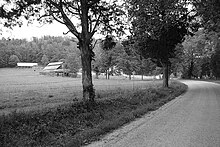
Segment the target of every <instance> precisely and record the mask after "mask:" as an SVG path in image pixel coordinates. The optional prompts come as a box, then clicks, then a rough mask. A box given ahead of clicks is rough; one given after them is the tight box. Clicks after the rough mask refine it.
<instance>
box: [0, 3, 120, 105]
mask: <svg viewBox="0 0 220 147" xmlns="http://www.w3.org/2000/svg"><path fill="white" fill-rule="evenodd" d="M5 2H6V3H8V4H10V2H13V4H12V5H13V6H14V7H15V8H16V9H11V10H10V11H8V12H6V11H5V10H4V5H3V6H2V7H1V17H4V18H8V20H9V24H10V21H12V19H11V16H14V17H13V18H17V17H19V16H24V17H25V18H27V19H28V20H31V19H32V18H33V17H32V16H34V17H38V20H39V21H40V22H43V23H51V22H52V21H53V20H55V21H57V22H59V23H61V24H63V25H65V26H66V27H67V28H68V29H69V31H68V32H67V33H69V32H71V33H72V34H73V35H74V36H75V37H76V38H77V39H78V42H79V50H80V51H81V63H82V85H83V100H84V101H85V102H89V103H94V97H95V90H94V88H93V83H92V74H91V62H92V59H93V57H94V53H93V51H92V47H91V42H92V37H93V35H94V34H95V33H96V31H97V28H98V26H99V28H100V30H102V31H106V30H107V31H109V32H111V33H112V32H113V30H119V31H122V29H121V27H119V28H118V29H117V26H119V25H118V24H121V23H122V21H120V19H119V16H120V15H122V14H123V11H122V9H121V8H120V7H121V6H119V5H117V1H116V0H113V1H111V3H108V2H106V1H104V0H75V1H71V0H45V1H41V0H33V1H29V0H22V1H13V0H5ZM42 13H44V14H43V15H42ZM72 18H74V20H73V19H72ZM76 19H77V21H78V22H79V25H77V24H74V22H77V21H76ZM113 20H116V21H115V22H116V25H114V24H113V23H112V21H113ZM100 24H104V25H100ZM77 26H79V27H77Z"/></svg>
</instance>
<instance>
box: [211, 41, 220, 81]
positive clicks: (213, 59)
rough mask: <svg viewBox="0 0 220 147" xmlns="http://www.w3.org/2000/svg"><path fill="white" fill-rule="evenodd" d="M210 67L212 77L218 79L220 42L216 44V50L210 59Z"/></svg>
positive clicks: (219, 73)
mask: <svg viewBox="0 0 220 147" xmlns="http://www.w3.org/2000/svg"><path fill="white" fill-rule="evenodd" d="M210 65H211V69H212V73H213V76H214V77H216V78H217V79H219V78H220V41H219V42H218V45H217V48H216V50H215V52H214V53H213V55H212V57H211V63H210Z"/></svg>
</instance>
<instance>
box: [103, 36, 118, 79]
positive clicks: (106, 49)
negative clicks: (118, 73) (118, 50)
mask: <svg viewBox="0 0 220 147" xmlns="http://www.w3.org/2000/svg"><path fill="white" fill-rule="evenodd" d="M100 45H101V49H102V50H103V52H102V57H101V61H102V63H101V66H102V69H104V70H105V72H106V79H109V76H110V72H109V69H110V68H113V66H114V61H113V60H114V59H113V54H114V52H113V48H114V47H115V46H116V41H115V40H114V38H113V36H110V35H107V36H106V37H105V39H104V40H102V42H101V44H100Z"/></svg>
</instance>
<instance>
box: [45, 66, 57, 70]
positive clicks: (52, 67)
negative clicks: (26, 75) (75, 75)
mask: <svg viewBox="0 0 220 147" xmlns="http://www.w3.org/2000/svg"><path fill="white" fill-rule="evenodd" d="M60 66H61V65H51V66H46V67H44V69H43V70H56V69H58V68H59V67H60Z"/></svg>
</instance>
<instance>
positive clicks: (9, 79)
mask: <svg viewBox="0 0 220 147" xmlns="http://www.w3.org/2000/svg"><path fill="white" fill-rule="evenodd" d="M41 70H42V69H25V68H23V69H19V68H2V69H1V68H0V114H2V113H8V112H11V111H14V110H22V111H23V110H24V111H29V110H36V109H43V108H51V107H54V106H57V105H60V104H65V103H73V102H75V101H77V100H81V99H82V83H81V78H70V77H61V76H59V77H56V76H55V77H52V76H45V75H40V74H39V72H40V71H41ZM110 78H111V79H110V80H106V79H104V77H102V78H100V79H93V83H94V87H95V89H96V95H97V97H96V98H99V95H100V93H103V91H104V92H106V91H114V90H120V89H131V90H132V89H135V88H142V87H146V86H152V85H155V86H156V85H158V83H160V81H154V82H153V81H141V80H128V79H126V78H124V77H116V76H113V77H110Z"/></svg>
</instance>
